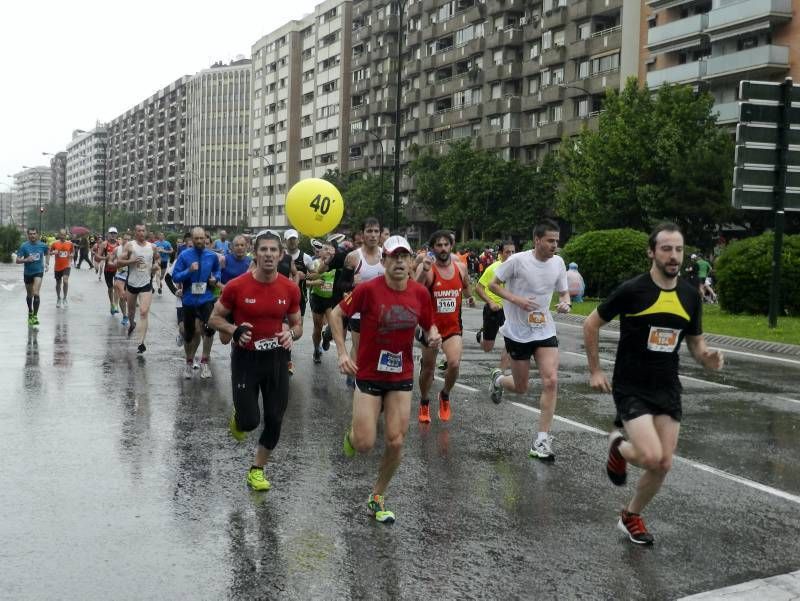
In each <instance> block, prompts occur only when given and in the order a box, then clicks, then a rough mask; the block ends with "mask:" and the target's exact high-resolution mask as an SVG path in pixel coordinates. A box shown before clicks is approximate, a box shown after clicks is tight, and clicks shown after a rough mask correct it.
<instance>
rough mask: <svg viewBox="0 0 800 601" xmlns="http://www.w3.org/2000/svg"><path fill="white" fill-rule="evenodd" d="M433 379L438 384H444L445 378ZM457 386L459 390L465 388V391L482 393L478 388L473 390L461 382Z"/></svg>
mask: <svg viewBox="0 0 800 601" xmlns="http://www.w3.org/2000/svg"><path fill="white" fill-rule="evenodd" d="M433 379H434V380H436V381H437V382H444V378H440V377H439V376H433ZM456 386H458V387H459V388H463V389H464V390H469V391H470V392H480V390H478V389H477V388H473V387H472V386H467V385H466V384H462V383H461V382H456Z"/></svg>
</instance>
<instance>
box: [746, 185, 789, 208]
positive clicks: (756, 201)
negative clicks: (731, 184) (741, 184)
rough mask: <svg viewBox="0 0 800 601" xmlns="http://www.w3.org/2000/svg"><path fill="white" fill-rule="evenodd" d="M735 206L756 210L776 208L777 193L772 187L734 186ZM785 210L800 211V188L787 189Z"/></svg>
mask: <svg viewBox="0 0 800 601" xmlns="http://www.w3.org/2000/svg"><path fill="white" fill-rule="evenodd" d="M732 196H733V207H734V208H736V209H751V210H756V211H772V210H773V209H774V208H775V205H774V202H775V193H774V192H773V191H772V188H767V189H753V188H734V189H733V195H732ZM783 202H784V206H783V210H784V211H800V188H794V189H792V190H786V194H785V195H784V197H783Z"/></svg>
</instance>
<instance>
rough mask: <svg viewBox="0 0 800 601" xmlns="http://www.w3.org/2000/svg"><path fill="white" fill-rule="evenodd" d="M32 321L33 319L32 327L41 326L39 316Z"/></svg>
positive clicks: (35, 316)
mask: <svg viewBox="0 0 800 601" xmlns="http://www.w3.org/2000/svg"><path fill="white" fill-rule="evenodd" d="M32 319H33V323H32V324H31V325H34V326H38V325H39V316H38V315H34V316H33V318H32Z"/></svg>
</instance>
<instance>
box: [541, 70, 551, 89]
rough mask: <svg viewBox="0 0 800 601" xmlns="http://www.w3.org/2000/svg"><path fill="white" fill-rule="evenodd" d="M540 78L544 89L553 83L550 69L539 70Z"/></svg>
mask: <svg viewBox="0 0 800 601" xmlns="http://www.w3.org/2000/svg"><path fill="white" fill-rule="evenodd" d="M539 79H540V80H541V83H542V86H541V87H542V88H543V89H544V88H546V87H548V86H549V85H551V82H550V69H542V70H541V71H540V72H539Z"/></svg>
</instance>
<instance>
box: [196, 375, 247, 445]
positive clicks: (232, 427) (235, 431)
mask: <svg viewBox="0 0 800 601" xmlns="http://www.w3.org/2000/svg"><path fill="white" fill-rule="evenodd" d="M187 365H188V364H187ZM228 431H229V432H230V433H231V436H233V437H234V438H235V439H236V440H238V441H239V442H242V441H243V440H244V439H245V438H247V432H245V431H244V430H240V429H239V424H238V423H237V421H236V409H234V410H233V413H231V419H230V420H228Z"/></svg>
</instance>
